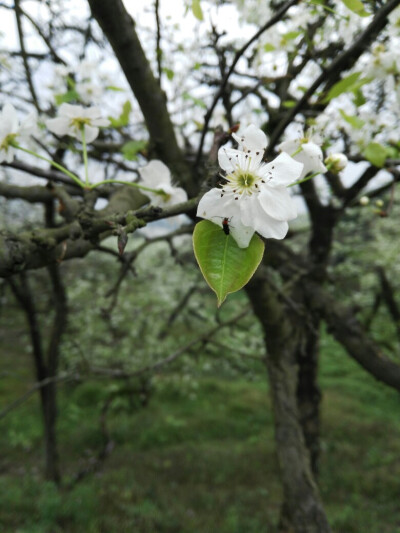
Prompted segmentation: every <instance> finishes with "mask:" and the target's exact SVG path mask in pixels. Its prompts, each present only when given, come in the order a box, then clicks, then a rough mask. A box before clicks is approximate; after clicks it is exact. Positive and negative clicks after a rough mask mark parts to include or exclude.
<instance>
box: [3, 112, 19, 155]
mask: <svg viewBox="0 0 400 533" xmlns="http://www.w3.org/2000/svg"><path fill="white" fill-rule="evenodd" d="M1 121H2V122H3V124H4V127H5V129H6V130H7V135H9V134H10V133H16V132H17V130H18V115H17V112H16V110H15V107H14V106H13V105H12V104H10V103H9V102H7V103H6V104H5V106H4V107H3V111H2V117H1ZM8 162H10V161H8Z"/></svg>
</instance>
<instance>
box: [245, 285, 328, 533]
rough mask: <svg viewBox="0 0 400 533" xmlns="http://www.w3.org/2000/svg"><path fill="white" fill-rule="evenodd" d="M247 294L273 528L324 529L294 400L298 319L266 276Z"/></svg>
mask: <svg viewBox="0 0 400 533" xmlns="http://www.w3.org/2000/svg"><path fill="white" fill-rule="evenodd" d="M248 294H249V297H250V300H251V302H252V305H253V308H254V311H255V313H256V315H257V317H258V318H259V320H260V322H261V324H262V326H263V329H264V333H265V342H266V347H267V351H268V355H267V357H266V364H267V369H268V374H269V379H270V385H271V394H272V401H273V408H274V418H275V435H276V442H277V454H278V458H279V464H280V469H281V475H282V483H283V492H284V503H283V507H282V514H281V521H280V526H279V529H280V531H281V532H282V533H283V532H285V533H289V532H290V533H325V532H330V531H331V530H330V527H329V524H328V521H327V518H326V515H325V511H324V509H323V506H322V502H321V499H320V495H319V491H318V487H317V485H316V483H315V480H314V477H313V474H312V470H311V465H310V459H309V454H308V451H307V448H306V445H305V441H304V435H303V431H302V428H301V424H300V415H299V411H298V405H297V387H298V379H297V376H298V366H297V361H296V352H297V348H298V343H299V342H301V336H302V328H303V327H304V324H301V321H300V320H299V317H298V316H296V317H294V316H290V314H291V312H290V311H289V310H288V309H286V308H285V306H284V305H283V304H282V302H280V301H279V299H278V297H277V294H276V293H275V292H274V290H273V289H271V287H270V286H269V285H268V282H267V281H264V280H262V279H259V280H257V281H253V282H252V283H251V284H250V285H249V286H248ZM296 324H298V325H296Z"/></svg>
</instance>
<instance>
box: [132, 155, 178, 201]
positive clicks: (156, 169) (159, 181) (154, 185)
mask: <svg viewBox="0 0 400 533" xmlns="http://www.w3.org/2000/svg"><path fill="white" fill-rule="evenodd" d="M139 173H140V176H141V178H142V181H143V185H145V186H146V187H149V188H151V189H155V190H158V191H161V192H160V193H156V192H151V191H146V190H142V192H143V194H145V195H146V196H148V197H149V198H150V201H151V203H152V205H154V206H160V207H164V206H169V205H174V204H179V203H181V202H185V201H186V200H187V194H186V191H185V190H184V189H182V187H174V186H173V185H172V183H171V172H170V171H169V168H168V167H167V166H166V165H164V163H163V162H162V161H159V160H158V159H154V160H153V161H150V163H148V164H147V165H146V166H145V167H143V168H139Z"/></svg>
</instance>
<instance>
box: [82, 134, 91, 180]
mask: <svg viewBox="0 0 400 533" xmlns="http://www.w3.org/2000/svg"><path fill="white" fill-rule="evenodd" d="M81 133H82V154H83V164H84V165H85V184H86V187H88V188H89V187H90V183H89V169H88V156H87V145H86V135H85V125H84V124H82V126H81Z"/></svg>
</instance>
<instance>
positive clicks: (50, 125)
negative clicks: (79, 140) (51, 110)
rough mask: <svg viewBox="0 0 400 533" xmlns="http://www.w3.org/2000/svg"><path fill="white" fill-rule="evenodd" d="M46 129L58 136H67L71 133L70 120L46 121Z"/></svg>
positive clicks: (53, 119)
mask: <svg viewBox="0 0 400 533" xmlns="http://www.w3.org/2000/svg"><path fill="white" fill-rule="evenodd" d="M46 127H47V129H48V130H50V131H51V132H52V133H55V134H56V135H67V134H68V132H69V119H68V118H63V117H58V118H49V119H47V120H46Z"/></svg>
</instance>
